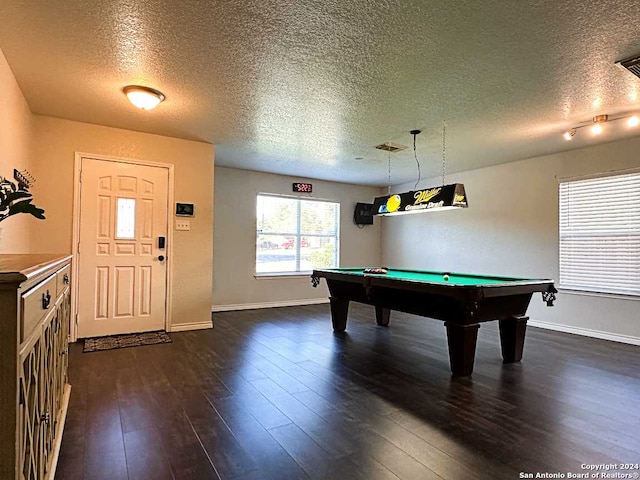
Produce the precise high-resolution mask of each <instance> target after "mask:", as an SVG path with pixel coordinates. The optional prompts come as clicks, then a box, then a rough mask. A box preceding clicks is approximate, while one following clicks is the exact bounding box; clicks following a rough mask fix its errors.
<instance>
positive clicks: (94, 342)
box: [82, 332, 173, 353]
mask: <svg viewBox="0 0 640 480" xmlns="http://www.w3.org/2000/svg"><path fill="white" fill-rule="evenodd" d="M172 342H173V340H171V337H170V336H169V335H167V334H166V333H165V332H145V333H129V334H127V335H111V336H109V337H95V338H85V339H84V348H83V349H82V353H89V352H100V351H103V350H113V349H115V348H129V347H139V346H141V345H155V344H157V343H172Z"/></svg>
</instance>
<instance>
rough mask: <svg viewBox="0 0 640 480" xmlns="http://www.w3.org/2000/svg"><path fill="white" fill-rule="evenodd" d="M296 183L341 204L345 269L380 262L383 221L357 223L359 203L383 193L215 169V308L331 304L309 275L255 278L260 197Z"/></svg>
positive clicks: (323, 287) (282, 191) (287, 191)
mask: <svg viewBox="0 0 640 480" xmlns="http://www.w3.org/2000/svg"><path fill="white" fill-rule="evenodd" d="M292 182H311V183H313V197H316V198H322V199H326V200H334V201H337V202H340V205H341V208H340V262H341V265H342V266H364V265H379V264H380V257H381V244H380V241H381V237H380V226H379V223H377V224H376V225H372V226H367V227H363V228H358V226H357V225H354V223H353V209H354V207H355V204H356V202H371V201H372V200H373V198H374V196H375V195H378V194H379V191H380V190H379V189H378V188H372V187H363V186H356V185H346V184H342V183H332V182H325V181H320V180H309V179H304V178H298V177H287V176H283V175H272V174H267V173H259V172H251V171H246V170H237V169H233V168H222V167H216V175H215V184H216V187H215V192H216V193H215V223H214V239H213V241H214V245H215V255H214V258H213V262H214V264H213V265H214V266H213V303H214V309H216V308H224V307H229V306H245V307H247V306H256V305H265V304H272V305H273V304H285V303H292V302H298V301H305V300H323V301H326V300H327V298H328V293H327V289H326V285H325V284H324V282H322V284H321V286H320V287H318V288H313V287H312V286H311V282H310V279H309V276H303V277H300V276H296V277H284V278H283V277H278V278H270V279H256V278H255V255H256V251H255V248H256V247H255V244H256V195H257V194H258V193H277V194H284V195H294V194H293V193H292V192H291V183H292ZM300 195H302V196H307V195H306V194H300Z"/></svg>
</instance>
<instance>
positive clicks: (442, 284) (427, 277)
mask: <svg viewBox="0 0 640 480" xmlns="http://www.w3.org/2000/svg"><path fill="white" fill-rule="evenodd" d="M320 278H325V279H326V281H327V286H328V287H329V293H330V295H331V296H330V297H329V301H330V303H331V320H332V322H333V329H334V331H336V332H343V331H344V330H345V329H346V326H347V312H348V309H349V301H354V302H360V303H366V304H369V305H373V306H375V311H376V321H377V323H378V325H381V326H387V325H388V324H389V315H390V311H391V310H398V311H401V312H406V313H412V314H415V315H422V316H425V317H431V318H435V319H438V320H444V322H445V327H446V329H447V342H448V344H449V361H450V363H451V371H452V372H453V374H454V375H456V376H465V375H471V372H473V361H474V357H475V352H476V339H477V335H478V328H480V325H479V324H480V323H482V322H489V321H492V320H498V321H499V327H500V343H501V347H502V358H503V359H504V362H505V363H512V362H518V361H520V360H521V359H522V349H523V346H524V337H525V330H526V328H527V320H528V317H526V316H525V314H526V313H527V308H528V306H529V302H530V301H531V297H532V295H533V293H534V292H542V298H543V300H544V301H545V302H547V305H548V306H552V305H553V301H554V300H555V294H556V293H557V290H556V289H555V287H554V285H553V280H535V279H526V278H511V277H494V276H482V275H467V274H462V273H448V272H428V271H419V270H394V269H388V270H386V273H368V271H367V270H365V269H362V268H335V269H327V270H314V271H313V273H312V275H311V280H312V283H313V286H314V287H315V286H318V284H319V283H320Z"/></svg>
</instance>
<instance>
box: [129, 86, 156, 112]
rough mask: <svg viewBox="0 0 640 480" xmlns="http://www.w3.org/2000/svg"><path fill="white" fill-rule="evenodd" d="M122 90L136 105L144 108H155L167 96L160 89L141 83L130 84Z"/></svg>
mask: <svg viewBox="0 0 640 480" xmlns="http://www.w3.org/2000/svg"><path fill="white" fill-rule="evenodd" d="M122 91H123V92H124V94H125V95H126V96H127V98H128V99H129V101H130V102H131V103H132V104H133V105H134V106H136V107H138V108H141V109H142V110H153V109H154V108H156V107H157V106H158V105H159V104H160V102H162V101H163V100H164V99H165V98H166V97H165V96H164V93H162V92H160V91H159V90H156V89H154V88H150V87H143V86H140V85H128V86H126V87H124V88H123V89H122Z"/></svg>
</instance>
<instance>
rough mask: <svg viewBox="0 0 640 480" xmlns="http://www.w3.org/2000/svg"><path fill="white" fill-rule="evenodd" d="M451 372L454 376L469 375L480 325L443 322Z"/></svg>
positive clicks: (471, 370)
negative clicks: (445, 329)
mask: <svg viewBox="0 0 640 480" xmlns="http://www.w3.org/2000/svg"><path fill="white" fill-rule="evenodd" d="M444 325H445V327H447V343H448V344H449V362H450V363H451V372H452V373H453V375H454V376H456V377H464V376H467V375H471V373H472V372H473V360H474V359H475V356H476V340H477V338H478V329H479V328H480V325H478V324H477V323H476V324H473V325H459V324H457V323H451V322H445V324H444Z"/></svg>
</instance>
